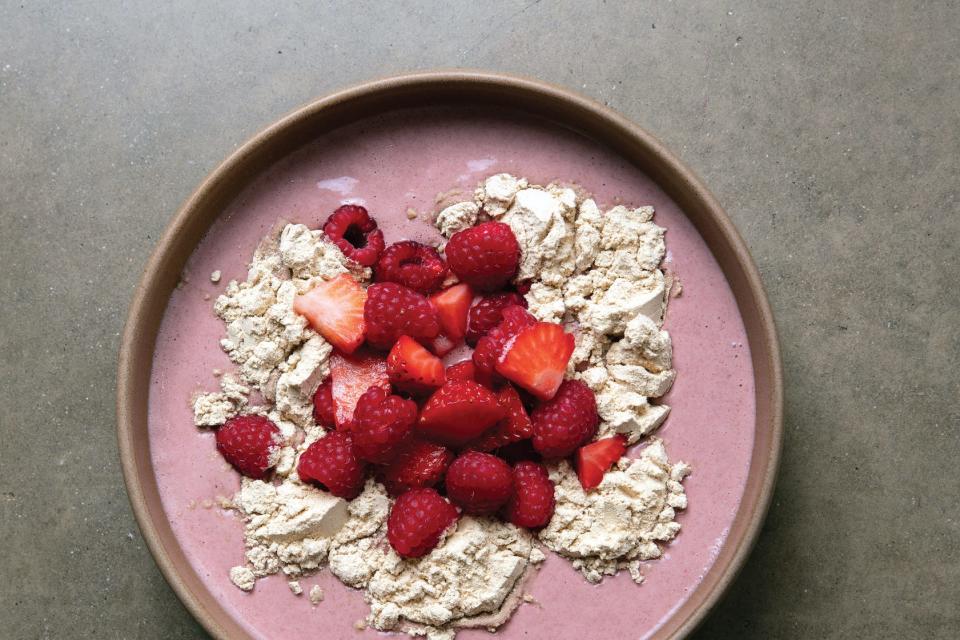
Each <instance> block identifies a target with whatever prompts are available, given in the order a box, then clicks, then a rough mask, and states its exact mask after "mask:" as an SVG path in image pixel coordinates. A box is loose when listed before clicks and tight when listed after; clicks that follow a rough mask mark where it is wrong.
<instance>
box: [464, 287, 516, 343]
mask: <svg viewBox="0 0 960 640" xmlns="http://www.w3.org/2000/svg"><path fill="white" fill-rule="evenodd" d="M512 305H519V306H521V307H523V308H524V309H526V308H527V300H526V298H524V297H523V296H521V295H520V294H519V293H514V292H512V291H509V292H506V293H491V294H489V295H486V296H484V297H483V298H481V299H480V300H479V301H478V302H477V304H475V305H473V306H472V307H470V311H469V313H468V314H467V333H466V338H467V344H469V345H470V346H476V344H477V340H479V339H480V338H482V337H483V336H485V335H487V333H488V332H489V331H490V330H491V329H493V328H494V327H495V326H497V325H498V324H500V321H501V320H503V310H504V309H505V308H507V307H509V306H512Z"/></svg>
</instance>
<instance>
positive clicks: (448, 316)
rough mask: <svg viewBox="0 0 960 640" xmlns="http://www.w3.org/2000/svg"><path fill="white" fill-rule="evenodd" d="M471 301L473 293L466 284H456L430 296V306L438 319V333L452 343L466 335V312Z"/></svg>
mask: <svg viewBox="0 0 960 640" xmlns="http://www.w3.org/2000/svg"><path fill="white" fill-rule="evenodd" d="M472 301H473V291H472V290H471V289H470V285H468V284H457V285H454V286H452V287H450V288H449V289H445V290H443V291H441V292H440V293H435V294H433V295H432V296H430V304H432V305H433V308H434V309H436V310H437V317H438V318H439V319H440V332H441V333H443V334H444V335H446V336H447V337H448V338H450V339H451V340H453V341H454V342H459V341H460V340H461V339H462V338H463V336H464V335H466V333H467V312H468V311H470V303H471V302H472Z"/></svg>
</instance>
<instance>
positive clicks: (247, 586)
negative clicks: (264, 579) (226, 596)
mask: <svg viewBox="0 0 960 640" xmlns="http://www.w3.org/2000/svg"><path fill="white" fill-rule="evenodd" d="M230 582H232V583H233V584H235V585H236V586H237V588H238V589H243V590H244V591H253V585H255V584H256V583H257V577H256V576H255V575H253V571H252V570H251V569H250V568H249V567H242V566H241V567H233V568H232V569H230Z"/></svg>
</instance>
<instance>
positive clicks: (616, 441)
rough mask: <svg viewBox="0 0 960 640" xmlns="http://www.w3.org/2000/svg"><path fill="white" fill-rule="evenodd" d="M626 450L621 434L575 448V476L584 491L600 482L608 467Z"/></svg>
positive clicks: (625, 443)
mask: <svg viewBox="0 0 960 640" xmlns="http://www.w3.org/2000/svg"><path fill="white" fill-rule="evenodd" d="M626 451H627V439H626V438H625V437H624V436H622V435H616V436H613V437H612V438H604V439H602V440H597V441H596V442H591V443H590V444H588V445H584V446H582V447H580V448H579V449H578V450H577V477H579V478H580V485H581V486H582V487H583V490H584V491H589V490H590V489H593V488H595V487H597V486H599V484H600V483H601V482H603V476H604V475H605V474H606V473H607V471H608V470H609V469H610V467H612V466H613V464H614V463H615V462H616V461H617V460H619V459H620V458H621V457H623V454H624V453H626Z"/></svg>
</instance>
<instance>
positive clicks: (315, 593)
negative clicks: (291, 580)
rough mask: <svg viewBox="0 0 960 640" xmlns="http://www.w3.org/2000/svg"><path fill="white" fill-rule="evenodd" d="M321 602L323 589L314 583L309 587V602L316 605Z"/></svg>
mask: <svg viewBox="0 0 960 640" xmlns="http://www.w3.org/2000/svg"><path fill="white" fill-rule="evenodd" d="M298 586H299V585H298ZM321 602H323V589H322V588H321V587H320V585H318V584H315V585H313V586H312V587H310V603H311V604H313V605H314V606H316V605H318V604H320V603H321Z"/></svg>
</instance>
